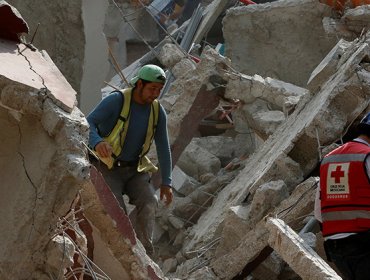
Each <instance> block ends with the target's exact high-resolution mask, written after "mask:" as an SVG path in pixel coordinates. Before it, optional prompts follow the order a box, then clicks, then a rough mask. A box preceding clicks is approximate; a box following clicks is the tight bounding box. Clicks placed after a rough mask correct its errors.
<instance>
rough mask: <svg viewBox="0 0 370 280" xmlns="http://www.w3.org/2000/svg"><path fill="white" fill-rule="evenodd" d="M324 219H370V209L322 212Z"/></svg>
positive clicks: (324, 220) (326, 220)
mask: <svg viewBox="0 0 370 280" xmlns="http://www.w3.org/2000/svg"><path fill="white" fill-rule="evenodd" d="M321 215H322V221H323V222H328V221H345V220H354V219H359V218H360V219H370V211H366V210H353V211H338V212H328V213H321Z"/></svg>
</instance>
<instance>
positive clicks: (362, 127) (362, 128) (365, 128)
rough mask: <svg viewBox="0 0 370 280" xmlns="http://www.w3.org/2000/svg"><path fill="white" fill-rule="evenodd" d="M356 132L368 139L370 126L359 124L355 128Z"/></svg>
mask: <svg viewBox="0 0 370 280" xmlns="http://www.w3.org/2000/svg"><path fill="white" fill-rule="evenodd" d="M357 132H358V134H359V135H366V136H367V137H369V138H370V125H367V124H365V123H359V125H358V126H357Z"/></svg>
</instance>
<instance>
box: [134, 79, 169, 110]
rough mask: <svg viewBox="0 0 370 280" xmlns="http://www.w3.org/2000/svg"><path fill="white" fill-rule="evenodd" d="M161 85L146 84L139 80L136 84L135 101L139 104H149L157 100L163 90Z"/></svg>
mask: <svg viewBox="0 0 370 280" xmlns="http://www.w3.org/2000/svg"><path fill="white" fill-rule="evenodd" d="M163 86H164V85H163V84H162V83H146V84H145V85H144V84H143V82H142V81H141V80H139V81H138V82H137V99H136V101H137V102H138V103H139V104H151V103H153V101H154V99H157V98H158V97H159V95H160V93H161V90H162V88H163Z"/></svg>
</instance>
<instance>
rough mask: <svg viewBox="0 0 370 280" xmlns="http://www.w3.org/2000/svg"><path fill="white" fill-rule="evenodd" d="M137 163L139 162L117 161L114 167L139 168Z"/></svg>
mask: <svg viewBox="0 0 370 280" xmlns="http://www.w3.org/2000/svg"><path fill="white" fill-rule="evenodd" d="M137 163H138V162H137V161H122V160H116V161H115V162H114V167H137Z"/></svg>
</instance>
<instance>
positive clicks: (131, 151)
mask: <svg viewBox="0 0 370 280" xmlns="http://www.w3.org/2000/svg"><path fill="white" fill-rule="evenodd" d="M123 102H124V98H123V96H122V94H121V93H120V92H118V91H116V92H112V93H111V94H110V95H108V96H107V97H105V98H104V99H103V100H101V102H100V103H99V104H98V105H97V106H96V107H95V109H94V110H93V111H92V112H91V113H90V114H89V115H88V116H87V121H88V123H89V125H90V132H89V145H90V146H91V147H93V148H95V146H96V145H97V144H98V143H99V142H101V141H103V137H106V136H108V135H109V133H110V132H111V131H112V130H113V128H114V126H115V125H116V122H117V119H118V117H119V115H120V113H121V110H122V105H123ZM150 109H151V105H150V104H145V105H141V104H138V103H136V102H134V101H132V102H131V108H130V122H129V126H128V130H127V134H126V139H125V143H124V146H123V148H122V152H121V154H120V155H119V156H118V159H119V160H122V161H136V160H138V159H139V156H140V153H141V149H142V146H143V143H144V141H145V136H146V132H147V126H148V120H149V116H150ZM154 141H155V145H156V148H157V156H158V161H159V166H160V170H161V175H162V184H163V185H169V186H170V185H171V183H172V177H171V173H172V172H171V171H172V160H171V151H170V145H169V141H168V132H167V115H166V112H165V110H164V108H163V107H162V105H160V110H159V117H158V124H157V128H156V131H155V134H154Z"/></svg>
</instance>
